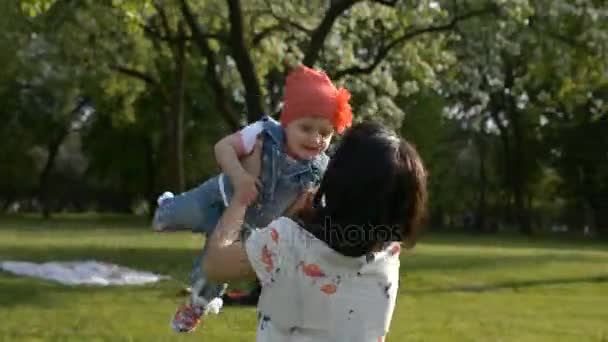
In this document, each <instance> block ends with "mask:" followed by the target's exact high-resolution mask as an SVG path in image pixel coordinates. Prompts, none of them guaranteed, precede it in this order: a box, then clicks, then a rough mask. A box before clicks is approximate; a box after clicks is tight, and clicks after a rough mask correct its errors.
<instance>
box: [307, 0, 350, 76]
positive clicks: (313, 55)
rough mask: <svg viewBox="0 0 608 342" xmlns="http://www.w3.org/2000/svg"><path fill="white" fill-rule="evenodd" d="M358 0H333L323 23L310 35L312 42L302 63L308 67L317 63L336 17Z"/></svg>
mask: <svg viewBox="0 0 608 342" xmlns="http://www.w3.org/2000/svg"><path fill="white" fill-rule="evenodd" d="M358 1H360V0H334V1H331V5H330V6H329V8H328V9H327V11H326V12H325V16H324V17H323V20H321V23H319V25H318V26H317V28H315V30H314V31H313V33H312V36H311V37H310V43H309V44H308V49H307V51H306V54H305V55H304V59H303V61H302V64H304V65H306V66H308V67H312V66H313V64H315V62H316V61H317V59H318V58H319V52H320V51H321V48H322V47H323V44H324V43H325V38H327V35H328V34H329V32H330V31H331V28H332V26H333V25H334V22H335V21H336V19H338V17H339V16H340V15H341V14H342V13H343V12H345V11H346V10H347V9H349V8H350V7H351V6H353V5H354V4H355V3H357V2H358Z"/></svg>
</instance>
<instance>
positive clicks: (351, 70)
mask: <svg viewBox="0 0 608 342" xmlns="http://www.w3.org/2000/svg"><path fill="white" fill-rule="evenodd" d="M494 11H495V8H494V7H493V6H489V7H486V8H483V9H479V10H475V11H471V12H468V13H465V14H461V15H458V16H455V17H454V18H452V20H451V21H450V22H448V23H447V24H444V25H438V26H429V27H423V28H416V29H412V30H410V31H408V32H406V33H404V34H403V35H401V36H400V37H397V38H395V39H394V40H392V41H391V42H389V43H388V44H386V45H383V46H382V47H381V48H380V49H379V51H378V53H377V54H376V55H375V57H374V59H373V61H372V62H371V63H370V64H368V65H367V66H352V67H348V68H345V69H342V70H338V71H336V72H335V73H333V75H332V77H333V79H340V78H342V77H344V76H346V75H355V74H369V73H371V72H372V71H374V69H375V68H376V67H377V66H378V65H379V64H380V63H382V61H383V60H384V59H385V58H386V56H388V54H389V53H390V51H391V50H392V49H394V48H395V47H397V46H399V45H401V44H403V43H405V42H407V41H409V40H412V39H414V38H416V37H418V36H420V35H423V34H426V33H432V32H442V31H450V30H453V29H455V28H456V25H457V24H458V23H459V22H461V21H465V20H468V19H470V18H474V17H479V16H482V15H485V14H488V13H492V12H494Z"/></svg>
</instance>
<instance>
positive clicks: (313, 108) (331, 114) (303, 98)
mask: <svg viewBox="0 0 608 342" xmlns="http://www.w3.org/2000/svg"><path fill="white" fill-rule="evenodd" d="M350 98H351V94H350V93H349V92H348V90H346V89H345V88H340V89H336V87H335V86H334V84H333V82H332V81H331V80H330V79H329V77H328V76H327V75H326V74H325V73H323V72H321V71H317V70H314V69H311V68H308V67H306V66H303V65H300V66H298V67H297V68H296V69H295V70H293V71H292V72H291V73H290V74H289V75H288V76H287V80H286V82H285V98H284V101H283V110H282V112H281V118H280V120H281V123H282V124H283V125H284V126H287V125H288V124H289V123H290V122H292V121H293V120H297V119H300V118H304V117H324V118H327V119H328V120H329V121H330V122H331V123H332V125H333V126H334V128H335V129H336V131H337V132H338V133H342V132H343V131H344V129H345V128H347V127H349V126H350V125H351V124H352V109H351V106H350V104H349V103H348V101H349V100H350Z"/></svg>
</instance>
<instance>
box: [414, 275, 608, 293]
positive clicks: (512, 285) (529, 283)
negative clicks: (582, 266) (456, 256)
mask: <svg viewBox="0 0 608 342" xmlns="http://www.w3.org/2000/svg"><path fill="white" fill-rule="evenodd" d="M592 283H596V284H597V283H608V275H596V276H587V277H570V278H567V277H565V278H552V279H529V280H515V281H507V282H502V283H496V284H486V285H460V286H452V287H448V288H435V289H417V290H403V293H406V294H428V293H433V294H434V293H450V292H472V293H481V292H493V291H500V290H513V291H518V290H520V289H524V288H531V287H541V286H551V285H570V284H592Z"/></svg>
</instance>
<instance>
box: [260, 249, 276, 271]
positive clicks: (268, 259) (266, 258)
mask: <svg viewBox="0 0 608 342" xmlns="http://www.w3.org/2000/svg"><path fill="white" fill-rule="evenodd" d="M262 262H263V263H264V265H266V271H268V272H270V271H272V269H273V268H274V262H273V261H272V253H270V251H269V250H268V247H267V246H266V245H264V247H263V248H262Z"/></svg>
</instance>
